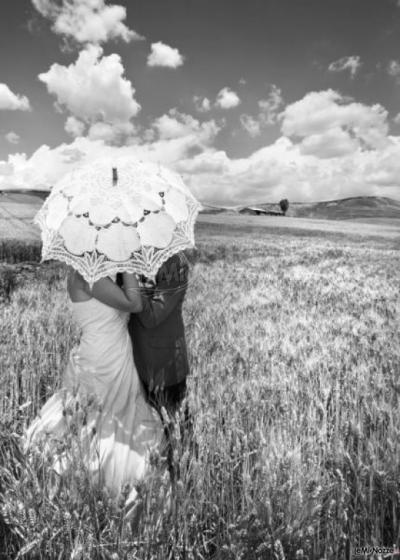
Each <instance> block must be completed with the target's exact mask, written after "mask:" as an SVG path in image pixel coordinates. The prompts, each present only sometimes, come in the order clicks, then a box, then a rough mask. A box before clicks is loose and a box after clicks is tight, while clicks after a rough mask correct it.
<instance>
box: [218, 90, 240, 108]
mask: <svg viewBox="0 0 400 560" xmlns="http://www.w3.org/2000/svg"><path fill="white" fill-rule="evenodd" d="M215 104H216V106H217V107H220V108H221V109H232V108H233V107H237V106H238V105H239V104H240V98H239V96H238V94H237V93H236V92H235V91H233V90H232V89H230V88H228V87H224V88H222V89H221V91H220V92H219V93H218V95H217V100H216V102H215Z"/></svg>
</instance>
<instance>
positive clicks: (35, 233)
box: [0, 190, 400, 240]
mask: <svg viewBox="0 0 400 560" xmlns="http://www.w3.org/2000/svg"><path fill="white" fill-rule="evenodd" d="M48 194H49V193H48V192H47V191H34V190H32V191H31V190H25V191H17V190H7V191H6V190H4V191H0V240H1V239H6V238H14V239H32V238H34V239H39V237H40V236H39V229H38V228H37V226H36V225H34V224H33V217H34V216H35V214H36V212H37V211H38V210H39V208H40V207H41V205H42V204H43V201H44V200H45V198H46V197H47V196H48ZM254 206H256V207H257V208H261V209H264V210H266V211H268V212H272V213H274V212H275V213H276V212H277V211H279V205H278V204H272V203H259V204H255V205H254ZM246 208H247V207H246V206H231V207H229V206H217V205H211V204H203V210H202V212H201V214H203V215H215V218H217V216H221V219H222V221H224V216H226V217H227V218H228V217H229V216H230V215H231V216H240V215H241V214H243V210H245V209H246ZM244 213H245V212H244ZM248 218H249V219H250V220H252V216H248ZM258 218H259V221H260V223H261V222H262V220H263V219H264V218H265V216H258ZM269 218H270V219H272V220H274V219H275V220H277V219H278V217H276V218H274V217H271V216H269ZM290 218H296V219H298V218H305V219H311V220H341V221H344V220H346V221H351V222H365V223H369V224H376V225H379V224H381V225H386V226H389V225H394V226H400V200H394V199H392V198H387V197H375V196H359V197H350V198H343V199H339V200H328V201H322V202H310V203H305V202H291V203H290V206H289V210H288V212H287V214H286V217H285V218H282V217H279V219H281V220H282V219H283V220H287V219H289V220H290ZM288 225H289V224H288Z"/></svg>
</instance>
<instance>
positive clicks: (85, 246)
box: [35, 157, 202, 285]
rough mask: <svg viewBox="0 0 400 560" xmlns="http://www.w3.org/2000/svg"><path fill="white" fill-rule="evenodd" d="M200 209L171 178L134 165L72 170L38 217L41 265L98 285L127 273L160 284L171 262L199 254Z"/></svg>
mask: <svg viewBox="0 0 400 560" xmlns="http://www.w3.org/2000/svg"><path fill="white" fill-rule="evenodd" d="M201 207H202V206H201V204H200V203H199V202H198V201H197V200H196V199H195V197H194V196H193V195H192V193H191V192H190V191H189V189H188V188H187V187H186V185H185V184H184V182H183V180H182V178H181V177H180V175H178V174H177V173H175V172H173V171H172V170H170V169H168V168H166V167H164V166H161V165H159V164H157V163H153V162H143V161H138V160H134V159H132V158H126V157H124V158H118V159H114V160H109V159H107V160H102V161H98V162H96V163H92V164H89V165H85V166H82V167H80V168H76V169H74V170H73V171H72V172H71V173H68V174H67V175H65V176H64V177H63V178H62V179H61V180H60V181H59V182H58V183H57V184H56V185H55V186H54V188H53V190H52V192H51V194H50V196H49V197H48V198H47V200H46V201H45V202H44V204H43V206H42V208H41V209H40V210H39V212H38V213H37V215H36V216H35V223H37V224H38V225H39V226H40V228H41V232H42V241H43V248H42V261H44V260H50V259H56V260H60V261H63V262H65V263H67V264H69V265H71V266H72V267H73V268H75V269H76V270H77V271H78V272H80V273H81V274H82V276H83V277H84V278H85V279H86V280H87V281H88V282H89V284H90V285H93V283H94V282H96V281H97V280H99V279H100V278H103V277H105V276H111V275H113V274H116V273H117V272H122V271H127V272H135V273H137V274H144V275H145V276H147V277H149V278H150V279H154V278H155V275H156V273H157V271H158V269H159V267H160V266H161V265H162V264H163V262H165V261H166V260H167V259H168V258H169V257H170V256H172V255H173V254H175V253H177V252H179V251H181V250H183V249H186V248H188V247H193V246H194V223H195V221H196V217H197V214H198V212H199V210H200V209H201Z"/></svg>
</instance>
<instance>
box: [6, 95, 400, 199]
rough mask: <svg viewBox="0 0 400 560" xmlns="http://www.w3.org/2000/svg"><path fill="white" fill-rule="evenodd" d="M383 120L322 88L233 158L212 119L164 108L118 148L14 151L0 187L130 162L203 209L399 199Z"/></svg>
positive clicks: (94, 141)
mask: <svg viewBox="0 0 400 560" xmlns="http://www.w3.org/2000/svg"><path fill="white" fill-rule="evenodd" d="M310 96H311V97H310ZM385 115H386V111H385V110H384V109H383V108H382V107H380V106H374V105H372V106H367V105H362V104H358V103H354V102H353V101H351V100H350V99H348V98H344V97H342V96H340V95H339V94H338V93H337V92H332V91H331V90H328V91H327V92H312V93H311V94H308V95H306V96H305V97H304V98H303V99H300V100H299V101H297V102H296V103H292V104H291V105H288V106H287V107H286V108H285V110H284V111H283V112H282V113H281V115H280V119H281V121H282V136H281V137H280V138H278V139H277V140H276V141H275V142H273V143H272V144H269V145H266V146H263V147H261V148H260V149H258V150H256V151H254V152H253V153H252V154H250V155H249V156H246V157H242V158H234V157H230V156H229V155H228V154H227V153H226V151H224V150H221V149H217V148H216V147H215V140H216V138H217V135H218V133H219V131H220V130H221V126H222V124H221V123H220V122H216V121H214V120H209V121H207V122H200V121H199V120H198V119H196V118H195V117H193V116H192V115H187V114H184V113H180V112H179V111H178V110H177V109H171V110H170V111H169V112H168V113H166V114H164V115H161V116H159V117H158V118H156V119H154V121H153V122H152V123H151V125H150V127H149V128H148V129H147V130H146V131H145V133H144V134H142V135H141V136H140V138H139V137H138V136H136V137H135V138H130V139H129V140H128V144H127V145H124V146H115V145H113V146H110V145H108V144H107V142H106V141H105V140H104V138H101V137H102V136H104V135H106V134H105V131H104V130H103V131H100V130H97V133H98V136H97V137H96V135H94V136H92V137H91V138H89V137H81V136H79V137H76V138H75V139H74V140H73V141H72V142H71V143H65V144H62V145H61V146H58V147H57V148H49V147H48V146H42V147H41V148H39V149H38V150H37V151H36V152H35V153H34V154H33V155H32V156H31V157H27V156H26V155H25V154H13V155H12V156H10V157H9V158H8V160H7V161H3V162H0V188H1V187H2V186H6V185H13V186H17V187H18V186H19V187H27V186H28V187H36V188H45V187H46V186H47V187H50V186H51V185H53V184H54V183H55V181H56V180H57V179H59V178H60V177H61V176H63V174H65V173H66V172H67V171H69V170H71V169H72V168H73V167H74V166H76V165H77V164H81V163H88V162H90V161H94V160H95V159H98V158H103V157H106V156H107V157H108V156H113V155H131V156H132V157H137V158H140V159H143V160H151V161H159V162H160V163H164V164H166V165H168V166H170V167H172V168H174V169H176V170H177V171H178V172H179V173H181V175H182V176H183V178H184V180H185V182H186V183H187V184H188V186H189V187H190V188H191V190H192V191H193V193H194V194H195V195H196V196H197V197H198V198H199V199H200V200H201V201H202V202H204V203H207V202H209V203H211V204H212V203H214V204H222V205H227V206H228V205H236V204H250V203H254V204H256V203H261V202H264V201H265V202H276V201H278V200H280V199H281V198H284V197H287V198H289V200H291V201H295V200H298V201H301V200H304V201H309V200H329V199H335V198H343V197H348V196H358V195H360V196H361V195H363V196H365V195H379V196H385V195H386V196H397V197H398V198H400V182H399V177H400V163H399V162H400V137H396V136H391V135H388V134H387V133H385V131H386V132H387V127H386V124H385V123H386V116H385ZM78 126H79V125H78ZM357 127H358V128H357ZM99 128H100V127H99ZM358 129H360V130H358ZM367 129H368V130H369V129H371V130H372V132H371V131H370V132H369V134H372V138H373V139H374V141H373V142H370V138H369V135H368V134H367V132H366V130H367ZM376 130H378V132H379V137H380V140H379V142H378V141H376V139H377V136H376V135H377V132H376ZM360 131H361V132H360ZM362 136H364V137H365V138H367V140H368V141H369V144H368V143H367V141H366V140H363V138H362ZM95 137H96V138H95ZM383 140H385V141H383ZM129 143H130V144H129Z"/></svg>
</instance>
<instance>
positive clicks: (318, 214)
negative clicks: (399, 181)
mask: <svg viewBox="0 0 400 560" xmlns="http://www.w3.org/2000/svg"><path fill="white" fill-rule="evenodd" d="M204 206H206V205H204ZM249 206H250V207H257V208H262V209H264V210H266V211H268V212H276V211H279V204H274V203H265V202H264V203H257V204H252V205H249ZM208 208H209V209H210V210H209V209H208ZM246 208H248V207H246V206H244V205H243V206H233V207H231V208H229V207H223V206H220V207H218V206H209V207H206V209H205V210H204V212H203V213H205V214H217V213H226V212H229V213H232V212H233V213H242V212H243V210H244V209H246ZM211 209H212V211H211ZM286 216H287V217H296V218H314V219H320V220H354V221H366V222H370V221H376V222H379V221H381V220H383V219H385V220H388V219H390V220H392V219H394V220H397V219H399V220H400V200H394V199H392V198H388V197H381V196H357V197H350V198H342V199H339V200H327V201H323V202H290V204H289V210H288V211H287V213H286Z"/></svg>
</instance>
